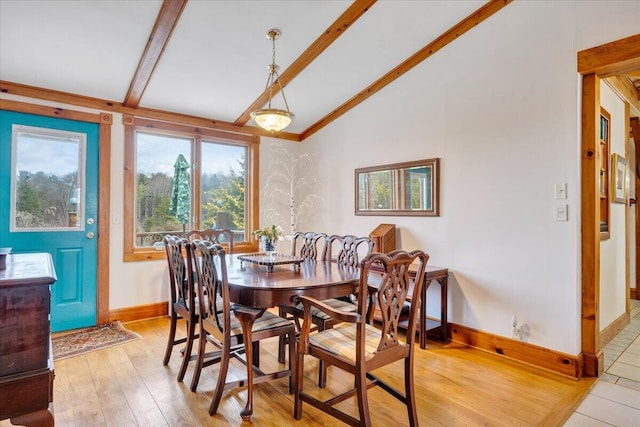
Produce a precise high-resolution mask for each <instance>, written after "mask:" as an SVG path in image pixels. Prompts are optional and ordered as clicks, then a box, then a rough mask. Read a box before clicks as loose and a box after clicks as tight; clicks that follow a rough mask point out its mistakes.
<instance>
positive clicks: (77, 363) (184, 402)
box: [0, 318, 595, 427]
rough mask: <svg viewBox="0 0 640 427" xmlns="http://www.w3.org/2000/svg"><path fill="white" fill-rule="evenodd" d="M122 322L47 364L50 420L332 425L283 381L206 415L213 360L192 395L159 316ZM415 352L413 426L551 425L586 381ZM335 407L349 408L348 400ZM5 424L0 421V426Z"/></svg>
mask: <svg viewBox="0 0 640 427" xmlns="http://www.w3.org/2000/svg"><path fill="white" fill-rule="evenodd" d="M125 326H126V327H127V328H128V329H130V330H133V331H135V332H137V333H139V334H140V335H141V336H142V339H141V340H137V341H132V342H129V343H125V344H122V345H118V346H114V347H110V348H107V349H103V350H99V351H96V352H93V353H89V354H86V355H83V356H77V357H73V358H69V359H64V360H59V361H57V362H56V363H55V374H56V378H55V382H54V408H55V421H56V426H57V427H86V426H118V427H124V426H145V427H146V426H154V427H155V426H246V425H252V424H253V425H256V426H279V427H282V426H301V425H304V426H307V425H310V426H333V425H340V423H339V422H338V421H336V420H335V419H334V418H332V417H329V416H327V415H325V414H323V413H321V412H320V411H318V410H316V409H315V408H313V407H311V406H309V405H304V406H303V412H304V415H303V419H302V420H301V421H296V420H295V419H294V418H293V416H292V411H293V396H292V395H289V394H288V390H287V388H288V387H287V386H288V382H287V380H286V379H280V380H277V381H274V382H272V383H263V384H258V385H257V386H256V387H255V390H254V393H255V394H254V416H253V418H252V423H247V422H245V423H243V422H242V419H241V418H240V415H239V412H240V410H241V409H242V407H243V406H244V402H245V399H246V389H245V388H241V389H236V390H231V391H229V392H227V393H225V395H223V400H222V402H221V404H220V408H219V412H218V414H216V415H215V416H209V414H208V412H207V409H208V407H209V403H210V400H211V396H212V392H211V390H212V389H213V387H214V385H215V378H216V373H217V367H216V366H211V367H209V368H206V369H205V371H204V372H203V375H202V377H201V379H200V384H199V386H198V391H197V392H196V393H192V392H191V391H190V390H189V387H188V385H189V384H190V381H191V373H192V369H193V368H192V367H190V368H189V370H188V371H187V375H186V377H185V382H184V383H178V382H177V381H176V374H177V371H178V368H179V359H180V353H179V352H178V349H176V350H175V351H174V354H173V356H172V358H171V362H170V363H169V366H166V367H165V366H162V357H163V352H164V348H165V343H166V337H167V331H168V328H169V320H168V318H157V319H151V320H145V321H139V322H131V323H127V324H125ZM181 330H182V331H183V330H184V328H182V329H181ZM276 352H277V340H272V341H271V342H270V341H267V342H265V343H264V345H263V346H262V347H261V364H262V367H263V369H270V367H275V363H277V362H276V358H275V355H276ZM416 355H417V357H416V360H415V384H416V391H417V395H418V399H417V403H418V416H419V420H420V425H422V426H480V425H483V426H509V427H512V426H559V425H562V424H563V423H564V421H565V420H566V419H567V418H568V417H569V415H571V413H572V411H573V410H574V409H575V407H576V406H577V405H578V403H579V402H580V401H581V400H582V398H583V397H584V396H585V395H586V393H588V391H589V389H590V387H591V386H592V385H593V383H594V381H595V380H593V379H582V380H580V381H576V380H574V379H570V378H565V377H562V376H558V375H557V374H553V373H548V372H545V371H541V370H539V369H537V368H533V367H529V366H526V365H523V364H520V363H518V362H512V361H508V360H506V359H504V358H500V357H498V356H496V355H492V354H488V353H485V352H482V351H479V350H473V349H469V348H464V347H462V346H460V345H457V344H453V343H448V344H442V343H438V342H435V341H431V340H429V341H428V343H427V349H426V350H420V349H419V348H417V351H416ZM232 367H235V368H233V369H232V370H231V371H230V375H236V374H237V375H244V368H243V366H242V365H240V364H237V363H236V364H234V363H233V362H232ZM402 372H403V369H402V366H401V365H397V366H396V365H393V366H392V367H390V368H385V369H382V370H381V372H380V375H381V376H383V377H385V378H387V379H389V380H390V382H392V383H394V384H395V385H396V386H398V387H401V385H402V381H403V375H402ZM305 378H306V382H305V390H306V391H310V390H317V387H316V384H315V379H316V378H317V365H316V364H315V363H311V362H308V363H306V364H305ZM327 383H328V386H327V390H337V389H341V390H342V389H346V388H348V387H350V386H351V384H352V383H353V377H350V376H349V375H348V374H344V373H343V372H342V371H339V370H337V369H335V368H329V379H328V382H327ZM320 393H326V392H324V391H320ZM369 399H370V408H371V411H372V419H373V421H374V425H376V426H394V427H396V426H406V425H408V421H407V416H406V410H405V407H404V406H403V405H402V404H400V403H399V402H398V401H396V400H395V399H393V398H392V397H390V396H389V395H387V394H386V393H385V392H384V391H382V390H379V389H377V388H374V389H372V390H370V391H369ZM341 405H343V406H342V407H343V408H349V407H351V408H352V409H353V410H354V414H355V413H356V412H355V404H354V403H353V402H351V401H347V402H343V403H342V404H341ZM8 425H9V424H8V422H7V421H2V422H0V426H1V427H5V426H8Z"/></svg>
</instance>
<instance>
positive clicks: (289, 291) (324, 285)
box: [227, 254, 360, 420]
mask: <svg viewBox="0 0 640 427" xmlns="http://www.w3.org/2000/svg"><path fill="white" fill-rule="evenodd" d="M265 257H267V256H266V255H264V254H243V255H239V256H236V255H232V256H229V257H228V258H227V260H228V261H227V280H228V284H229V297H230V300H231V301H233V302H234V304H235V306H234V312H235V315H236V318H237V319H238V321H239V322H240V324H241V326H242V332H243V334H244V337H245V342H247V343H250V342H252V327H253V324H254V322H255V321H256V319H258V318H259V317H260V316H262V314H263V313H264V312H265V310H267V309H269V308H272V307H277V306H278V305H280V304H295V298H296V297H298V296H301V295H304V296H311V297H314V298H317V299H321V300H322V299H328V298H337V297H341V296H346V295H349V294H353V293H355V292H356V290H357V287H358V283H359V278H360V270H359V269H358V268H355V267H345V266H341V265H338V264H337V263H335V262H329V261H316V260H301V259H296V257H289V256H288V255H281V254H273V255H271V257H272V259H273V262H269V258H265ZM287 257H289V261H291V262H286V261H287ZM290 345H295V343H290ZM252 347H253V346H251V345H248V346H246V348H245V356H246V358H247V359H246V360H247V361H251V362H250V363H249V362H248V363H247V382H246V384H247V388H248V390H247V402H246V405H245V407H244V409H243V410H242V411H241V412H240V416H241V417H242V418H243V419H245V420H248V419H249V418H250V417H251V415H252V414H253V374H254V372H253V371H254V367H253V366H252V365H256V366H257V365H258V364H259V355H254V354H253V351H254V349H253V348H252ZM291 366H293V367H294V368H295V365H293V364H292V365H291ZM294 368H293V369H294ZM288 374H289V375H291V374H292V372H291V370H289V372H288ZM280 377H281V376H280V375H279V376H277V378H280ZM274 378H276V377H274ZM293 378H295V376H293Z"/></svg>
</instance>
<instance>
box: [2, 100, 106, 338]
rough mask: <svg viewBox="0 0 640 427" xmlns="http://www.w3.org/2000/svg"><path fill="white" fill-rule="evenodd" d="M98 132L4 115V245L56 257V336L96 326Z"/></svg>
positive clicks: (76, 125)
mask: <svg viewBox="0 0 640 427" xmlns="http://www.w3.org/2000/svg"><path fill="white" fill-rule="evenodd" d="M98 132H99V130H98V125H97V124H95V123H85V122H78V121H73V120H65V119H59V118H53V117H43V116H35V115H30V114H23V113H15V112H9V111H0V190H1V194H2V195H1V197H0V246H1V247H11V248H13V253H23V252H48V253H50V254H51V256H52V258H53V262H54V265H55V269H56V274H57V276H58V281H57V282H56V283H55V284H54V285H53V286H52V287H51V329H52V331H54V332H56V331H64V330H68V329H75V328H81V327H85V326H92V325H95V324H96V293H97V283H96V276H97V258H96V253H97V237H96V234H97V223H96V220H97V207H98Z"/></svg>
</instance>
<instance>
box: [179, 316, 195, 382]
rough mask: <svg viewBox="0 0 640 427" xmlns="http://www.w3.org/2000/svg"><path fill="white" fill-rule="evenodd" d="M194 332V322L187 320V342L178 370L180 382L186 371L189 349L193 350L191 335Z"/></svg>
mask: <svg viewBox="0 0 640 427" xmlns="http://www.w3.org/2000/svg"><path fill="white" fill-rule="evenodd" d="M195 334H196V325H195V322H193V321H187V343H186V345H185V347H184V354H183V355H182V365H180V371H179V372H178V382H182V380H183V379H184V374H185V373H186V372H187V366H188V365H189V361H190V360H191V351H192V350H193V336H194V335H195Z"/></svg>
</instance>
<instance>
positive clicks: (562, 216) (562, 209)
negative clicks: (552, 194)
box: [554, 205, 569, 221]
mask: <svg viewBox="0 0 640 427" xmlns="http://www.w3.org/2000/svg"><path fill="white" fill-rule="evenodd" d="M568 210H569V206H568V205H558V206H556V207H555V211H554V217H555V219H556V221H568V218H569V215H568V212H567V211H568Z"/></svg>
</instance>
